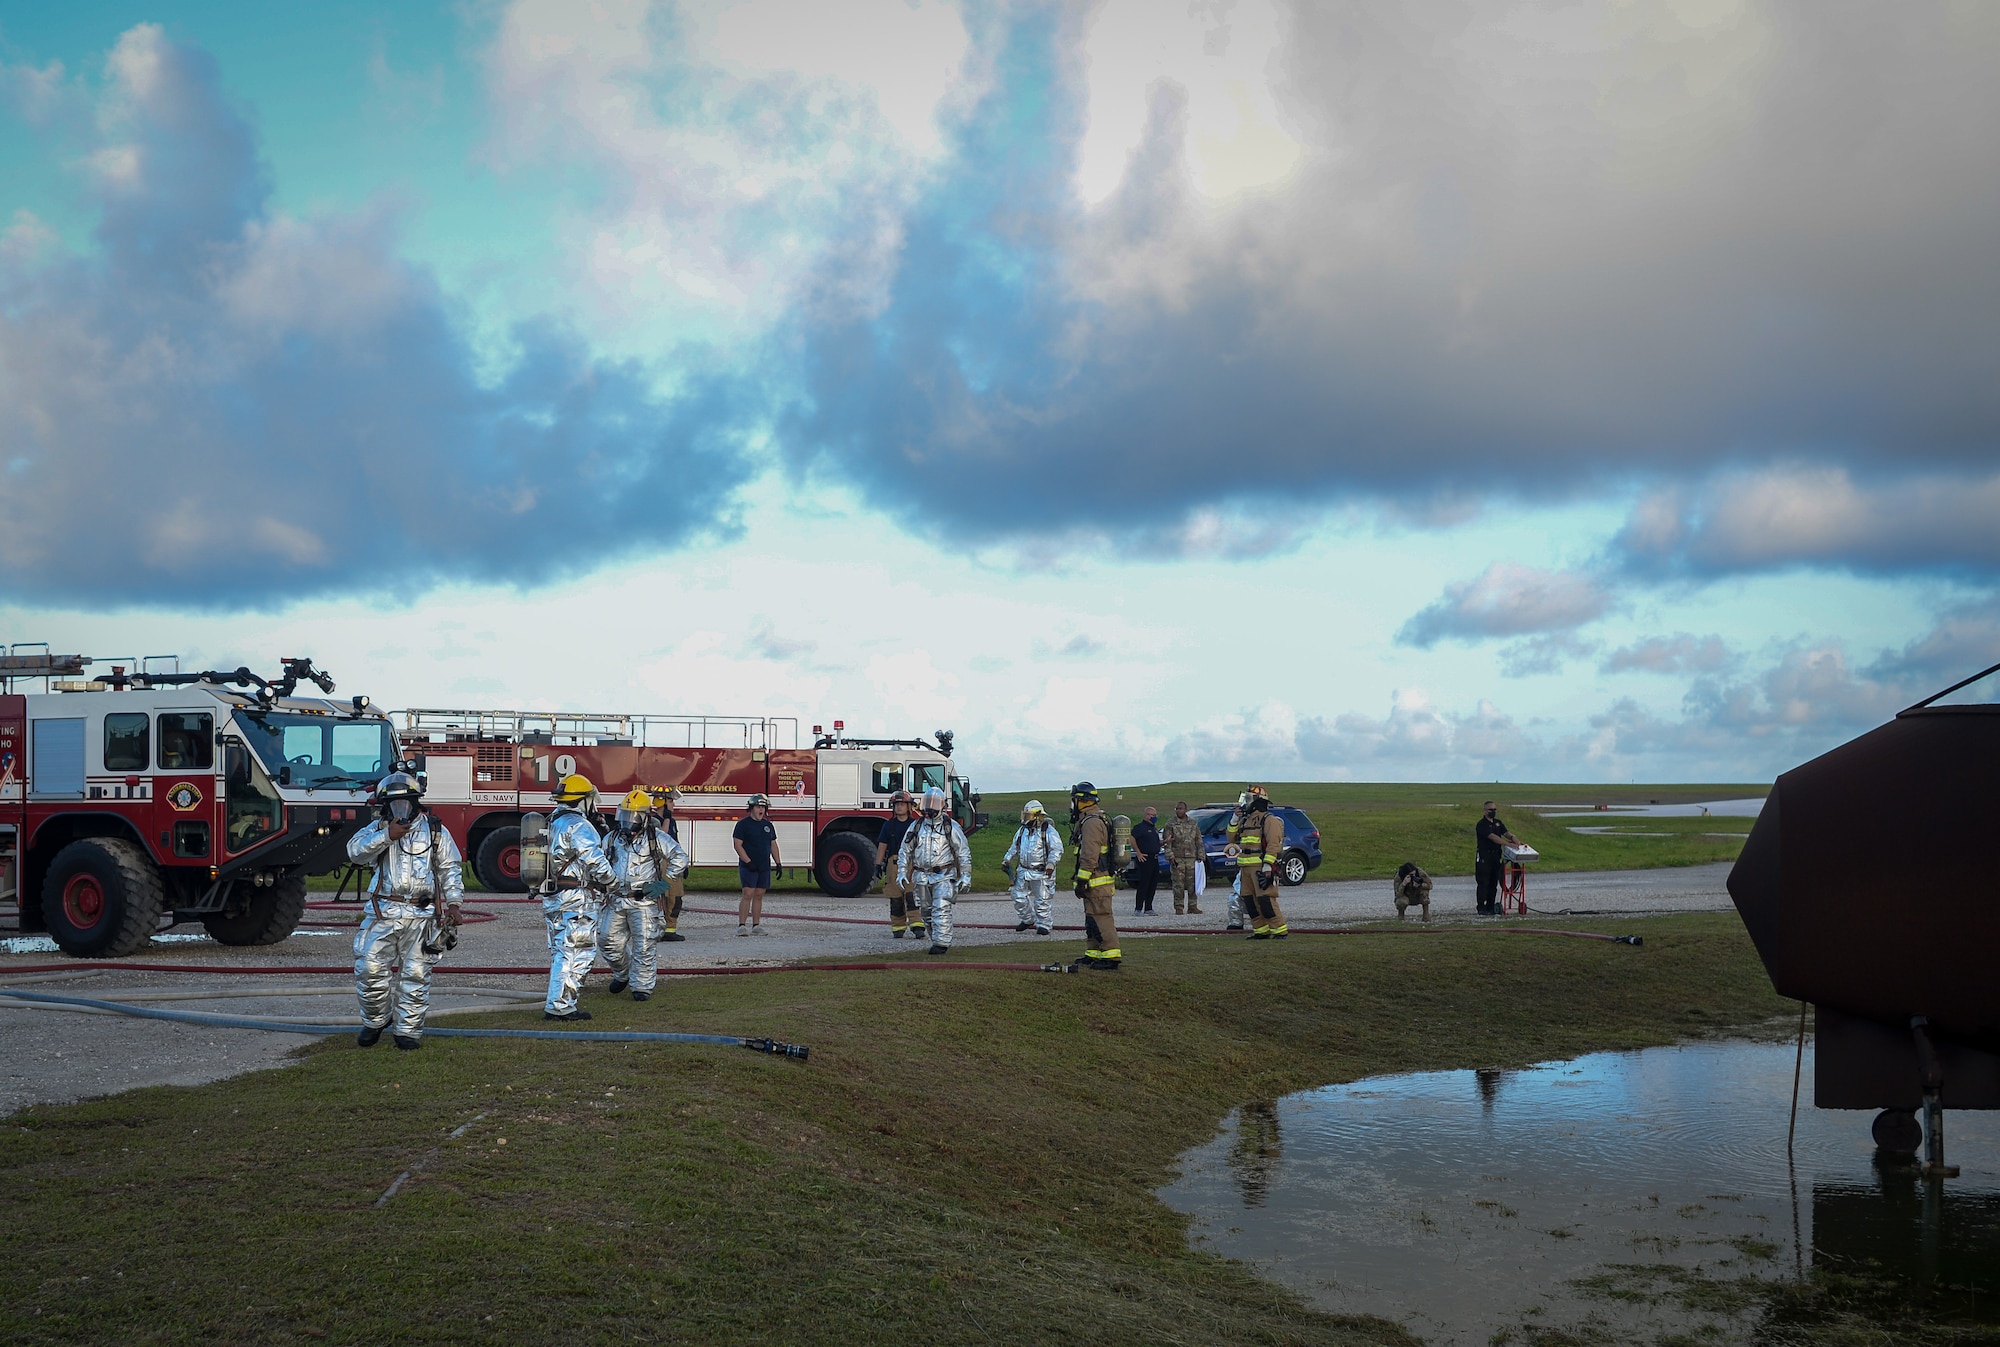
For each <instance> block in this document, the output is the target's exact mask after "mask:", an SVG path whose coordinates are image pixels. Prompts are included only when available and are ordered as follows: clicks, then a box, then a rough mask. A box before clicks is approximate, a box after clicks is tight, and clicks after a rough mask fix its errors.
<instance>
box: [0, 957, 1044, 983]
mask: <svg viewBox="0 0 2000 1347" xmlns="http://www.w3.org/2000/svg"><path fill="white" fill-rule="evenodd" d="M963 968H970V969H976V970H979V971H985V972H1009V973H1039V972H1041V971H1042V965H1041V964H1038V963H944V962H940V961H935V960H911V961H909V962H907V963H894V962H883V963H789V964H764V965H760V966H755V967H743V968H666V967H662V968H661V969H660V970H659V972H660V976H661V977H663V978H664V977H742V976H744V975H746V974H751V973H875V972H897V971H900V970H903V969H913V970H916V971H919V972H947V973H948V972H951V971H952V970H954V969H963ZM80 969H83V970H89V969H99V970H103V971H106V972H112V973H118V972H125V973H246V974H251V975H253V976H254V975H271V974H283V975H287V976H291V977H299V976H301V975H304V976H311V975H314V974H330V975H331V974H338V975H340V976H342V977H353V976H354V967H353V965H351V964H286V965H284V966H283V967H278V968H239V967H234V966H232V965H229V964H171V963H125V962H123V961H120V960H108V959H107V960H99V961H95V962H93V961H89V960H83V959H79V960H77V961H75V962H73V963H48V964H26V965H17V966H13V967H7V966H4V965H0V974H6V975H12V974H15V973H71V972H76V971H78V970H80ZM434 971H435V972H437V973H440V974H443V973H463V974H468V975H472V976H477V977H538V978H547V977H548V975H549V970H548V969H547V967H545V966H543V965H540V964H532V965H529V966H527V967H523V968H453V967H450V966H448V965H445V966H439V967H437V968H436V969H435V970H434ZM610 971H611V970H610V969H609V968H593V969H591V970H590V972H591V975H592V976H596V975H597V974H599V973H609V972H610Z"/></svg>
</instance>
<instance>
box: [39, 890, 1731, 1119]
mask: <svg viewBox="0 0 2000 1347" xmlns="http://www.w3.org/2000/svg"><path fill="white" fill-rule="evenodd" d="M1728 872H1729V867H1728V866H1727V865H1705V866H1692V867H1687V868H1682V869H1668V870H1632V871H1615V872H1607V873H1592V874H1563V875H1537V874H1531V875H1530V876H1529V880H1528V901H1529V903H1530V905H1531V907H1532V908H1533V909H1534V910H1536V911H1538V912H1546V913H1557V912H1562V911H1565V910H1567V911H1572V912H1579V913H1581V912H1599V911H1602V912H1621V913H1635V914H1636V913H1645V912H1658V911H1684V910H1713V909H1726V908H1728V907H1729V896H1728V893H1727V891H1726V890H1725V889H1724V888H1723V881H1724V879H1725V878H1726V876H1727V875H1728ZM1228 901H1229V894H1228V890H1227V889H1226V888H1222V889H1211V890H1210V891H1209V894H1208V895H1207V896H1206V897H1205V898H1204V899H1203V900H1202V915H1200V916H1181V917H1176V916H1175V915H1174V913H1173V910H1172V909H1173V899H1172V896H1171V894H1169V893H1165V892H1162V894H1161V895H1160V896H1159V897H1158V898H1156V900H1155V902H1154V911H1153V914H1152V915H1151V916H1150V917H1138V918H1135V917H1134V916H1133V914H1132V912H1131V902H1132V898H1131V894H1130V892H1129V891H1122V892H1121V893H1120V894H1119V902H1120V907H1119V914H1118V919H1119V923H1120V931H1121V943H1123V942H1124V941H1125V940H1127V939H1129V940H1130V941H1132V942H1134V943H1137V942H1141V941H1144V940H1148V939H1152V938H1154V937H1152V936H1150V935H1146V934H1142V933H1140V932H1141V931H1143V930H1144V928H1147V927H1152V928H1156V929H1160V930H1166V931H1184V930H1185V931H1203V930H1206V931H1220V930H1221V928H1222V926H1223V921H1224V918H1223V912H1224V910H1225V909H1226V908H1227V906H1228ZM1283 901H1284V905H1285V909H1286V913H1287V916H1288V917H1289V919H1290V920H1291V922H1292V923H1293V924H1294V925H1297V926H1311V925H1332V924H1345V923H1350V922H1355V921H1373V920H1381V919H1384V918H1387V919H1391V920H1393V919H1394V916H1395V908H1394V905H1393V902H1392V901H1391V893H1390V886H1389V884H1388V883H1387V882H1386V881H1367V882H1353V883H1312V882H1309V883H1307V884H1304V885H1301V886H1300V887H1298V888H1292V889H1286V890H1285V891H1284V895H1283ZM688 905H689V908H690V911H689V912H688V914H687V915H686V916H685V917H684V918H683V919H682V922H681V930H682V932H683V933H684V934H685V935H686V937H687V939H686V940H684V941H682V942H679V943H668V944H662V945H660V946H659V947H658V948H659V951H660V960H661V964H662V966H663V967H718V966H725V967H726V966H734V965H757V964H783V963H793V962H797V961H800V960H804V959H825V958H847V959H859V958H866V959H871V960H872V959H880V958H901V959H913V958H924V957H926V950H927V949H928V946H927V945H921V944H918V943H917V942H915V941H912V940H907V939H905V940H893V939H891V938H890V936H889V932H888V929H887V926H888V921H887V916H888V908H887V903H886V901H885V900H883V899H882V898H880V897H879V896H871V897H867V898H851V899H838V898H828V897H826V896H824V895H821V894H804V893H779V894H776V895H773V896H771V897H769V898H767V899H766V907H767V910H768V912H769V914H770V915H769V916H768V917H767V919H766V923H765V927H766V929H767V930H768V931H769V932H770V933H769V934H768V935H762V936H756V937H738V936H737V935H736V918H735V910H736V898H735V895H734V894H727V893H696V894H690V895H689V897H688ZM1472 906H1473V891H1472V881H1471V879H1470V878H1463V879H1441V880H1439V881H1437V888H1436V890H1435V892H1434V893H1433V902H1432V914H1433V916H1434V918H1435V919H1437V920H1439V921H1459V922H1470V921H1474V920H1477V919H1476V918H1474V917H1473V916H1472ZM466 909H467V913H468V924H467V925H466V926H465V927H464V929H463V931H462V933H461V936H460V941H459V946H458V949H457V950H456V951H454V952H453V953H451V954H450V955H448V956H446V958H445V960H444V962H443V963H442V965H441V966H440V977H439V979H438V983H437V990H436V991H435V992H434V994H433V1005H434V1009H433V1014H434V1015H450V1014H455V1013H465V1012H471V1011H476V1010H481V1009H485V1010H491V1009H494V1008H496V1006H502V1005H505V1004H507V1003H508V1002H507V1001H506V999H505V998H504V997H500V996H495V995H491V994H490V993H495V992H500V993H505V992H513V993H516V994H518V995H519V996H520V997H522V998H527V997H532V996H534V995H536V994H539V993H540V992H541V991H542V990H543V989H544V987H545V977H544V974H543V972H542V970H545V969H546V968H547V967H548V946H547V943H546V937H545V935H544V927H543V924H542V917H541V909H540V907H539V905H538V904H536V903H534V902H524V901H521V900H519V899H512V900H505V899H499V898H496V897H493V896H489V895H485V894H478V893H473V894H468V895H467V897H466ZM1056 912H1057V921H1058V929H1057V933H1056V934H1055V935H1053V936H1049V937H1045V938H1039V939H1038V938H1036V937H1033V936H1023V935H1019V934H1016V932H1015V931H1014V910H1013V904H1012V901H1011V900H1010V899H1009V898H1008V897H1007V895H1006V894H1004V893H974V894H968V895H967V896H965V897H964V898H962V899H960V900H959V902H958V905H957V919H958V934H957V938H956V940H955V941H954V957H961V958H962V957H964V952H965V951H968V950H977V949H984V948H987V947H990V946H998V945H1010V946H1013V948H1012V949H1009V950H1007V951H1006V952H1005V953H1004V954H1001V955H1000V956H999V957H1001V958H1004V959H1007V960H1009V961H1014V960H1031V961H1035V962H1054V961H1057V960H1070V959H1074V958H1076V957H1077V956H1078V954H1080V953H1081V951H1082V948H1083V942H1082V936H1081V929H1080V920H1079V916H1078V907H1077V903H1076V901H1075V900H1074V899H1073V898H1071V897H1069V896H1068V895H1060V896H1059V898H1058V906H1057V909H1056ZM357 920H358V912H357V909H356V906H355V905H354V904H351V903H350V904H342V905H339V906H338V907H328V906H316V907H314V908H313V909H312V910H311V911H310V912H309V914H308V924H307V925H306V926H303V927H301V929H300V930H299V931H298V932H297V933H296V934H294V935H293V936H292V938H291V939H289V940H287V941H285V942H283V943H282V944H279V945H273V946H268V947H264V948H259V949H242V948H232V947H229V946H225V945H218V944H216V943H215V942H213V941H212V940H209V939H208V938H207V937H206V936H205V935H202V934H201V933H200V928H199V927H198V926H191V927H181V928H178V929H175V930H172V931H168V932H165V933H163V934H162V935H161V936H159V937H156V938H155V939H154V941H153V943H152V944H151V946H149V947H148V948H147V949H145V950H144V951H141V952H140V953H138V954H136V955H133V956H131V957H130V958H128V959H124V960H119V961H117V962H118V963H119V964H121V965H123V966H121V967H119V968H116V969H110V970H103V971H95V970H83V969H78V968H76V967H74V963H75V961H73V960H69V959H67V958H65V957H64V956H63V955H61V954H60V953H54V952H52V951H51V949H50V948H49V947H48V946H47V944H46V942H45V940H43V939H42V938H40V937H34V936H20V935H18V934H17V933H15V932H11V931H0V987H5V986H16V987H19V988H21V989H23V990H31V991H40V992H50V993H54V994H57V995H75V996H85V997H91V998H95V999H124V998H130V997H132V996H134V994H137V995H157V994H161V993H170V994H179V993H185V992H206V993H213V995H211V996H207V997H203V998H199V999H190V1000H179V999H177V1000H175V1001H172V1002H150V1001H149V1002H147V1004H154V1005H170V1006H172V1007H173V1008H177V1009H183V1010H194V1011H200V1012H206V1013H213V1014H228V1015H240V1016H247V1017H253V1018H269V1017H273V1016H300V1017H305V1018H313V1019H322V1020H333V1021H336V1022H338V1021H347V1020H351V1019H352V1018H353V1016H354V1003H353V1000H352V997H353V981H352V978H351V977H350V976H349V975H348V973H347V972H346V970H347V969H348V968H349V967H351V965H352V961H353V953H352V947H351V940H352V932H353V929H354V924H355V922H356V921H357ZM1411 921H1412V922H1413V923H1414V921H1415V918H1414V917H1412V918H1411ZM1065 927H1067V928H1068V929H1064V928H1065ZM134 964H150V965H165V966H169V967H171V968H174V969H179V970H185V971H177V972H155V971H144V970H140V969H136V968H131V967H130V965H134ZM473 967H479V968H495V967H497V968H516V969H524V970H530V971H526V972H517V973H511V974H501V975H482V976H478V977H471V976H464V975H462V974H461V972H460V970H464V969H468V968H473ZM32 970H48V971H32ZM253 970H256V971H253ZM592 985H593V987H601V986H602V985H603V981H602V977H601V976H600V977H599V978H598V979H596V980H594V981H593V983H592ZM457 988H463V989H467V990H466V991H463V992H461V991H458V990H455V989H457ZM473 988H477V989H479V990H480V991H481V992H482V993H484V994H481V995H472V994H470V989H473ZM518 1003H521V1004H533V1002H532V1001H526V1000H524V1001H521V1002H518ZM651 1004H652V1005H653V1006H655V1007H658V1008H660V1009H662V1011H663V1012H664V1011H667V1010H668V1009H669V1008H670V1007H671V1005H672V997H671V991H670V988H669V991H668V993H667V994H664V995H662V996H660V997H657V998H655V1000H654V1001H653V1002H652V1003H651ZM662 1027H663V1028H671V1027H672V1025H671V1024H668V1023H666V1022H665V1020H664V1018H663V1022H662ZM0 1033H4V1034H5V1035H6V1040H7V1045H8V1051H7V1052H6V1053H5V1055H4V1059H0V1116H5V1115H6V1114H8V1113H11V1112H14V1111H15V1110H17V1109H19V1108H22V1107H24V1106H26V1105H28V1104H34V1103H59V1102H67V1101H70V1100H75V1099H85V1098H91V1097H94V1096H97V1095H102V1094H109V1093H113V1092H116V1091H118V1090H124V1089H131V1088H134V1087H136V1086H141V1085H155V1084H177V1085H192V1084H199V1083H201V1082H203V1081H208V1080H217V1079H221V1078H222V1077H225V1076H231V1075H235V1074H238V1073H239V1072H242V1071H246V1070H254V1069H258V1068H261V1067H270V1066H279V1065H282V1064H283V1063H284V1062H285V1061H286V1060H287V1059H288V1058H289V1057H290V1055H291V1054H292V1052H293V1051H294V1050H295V1049H296V1048H298V1047H299V1046H300V1045H301V1044H302V1043H304V1042H307V1041H309V1040H308V1038H307V1036H305V1035H296V1036H295V1035H290V1034H276V1033H264V1032H259V1031H256V1030H247V1029H218V1028H214V1027H210V1026H192V1025H176V1024H167V1023H157V1022H141V1021H136V1020H127V1019H124V1018H121V1017H118V1016H115V1015H108V1014H85V1013H80V1012H75V1011H59V1010H52V1009H46V1008H44V1009H26V1008H22V1007H21V1005H20V1003H18V1002H15V1003H11V1004H10V1003H9V1002H8V1000H7V998H3V997H0Z"/></svg>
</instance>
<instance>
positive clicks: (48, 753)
mask: <svg viewBox="0 0 2000 1347" xmlns="http://www.w3.org/2000/svg"><path fill="white" fill-rule="evenodd" d="M29 738H30V741H31V746H30V748H29V753H30V755H31V756H32V759H33V760H32V761H31V762H30V764H29V766H28V791H29V794H30V796H31V797H32V798H35V799H39V800H48V799H64V798H68V799H76V800H80V799H82V798H83V721H82V719H81V718H78V719H75V720H68V719H64V720H37V721H34V722H33V723H32V725H31V727H30V730H29Z"/></svg>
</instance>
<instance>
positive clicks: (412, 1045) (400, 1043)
mask: <svg viewBox="0 0 2000 1347" xmlns="http://www.w3.org/2000/svg"><path fill="white" fill-rule="evenodd" d="M423 1045H424V1041H423V1040H422V1039H421V1038H404V1037H403V1036H402V1035H401V1034H397V1035H396V1050H397V1051H398V1052H415V1051H416V1050H417V1049H418V1048H421V1047H422V1046H423Z"/></svg>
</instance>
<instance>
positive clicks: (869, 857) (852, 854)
mask: <svg viewBox="0 0 2000 1347" xmlns="http://www.w3.org/2000/svg"><path fill="white" fill-rule="evenodd" d="M813 874H814V875H815V876H817V877H818V879H819V887H820V891H821V892H823V893H828V894H831V895H832V896H833V897H835V898H852V897H854V896H855V895H856V894H859V893H866V892H867V891H868V887H869V885H871V884H873V883H874V882H875V844H874V843H873V842H871V841H869V840H868V839H867V838H865V837H863V836H862V835H861V834H860V833H850V832H837V833H828V834H827V835H826V836H825V837H824V838H822V839H821V840H820V844H819V859H818V860H817V861H815V862H814V864H813Z"/></svg>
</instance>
